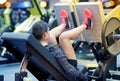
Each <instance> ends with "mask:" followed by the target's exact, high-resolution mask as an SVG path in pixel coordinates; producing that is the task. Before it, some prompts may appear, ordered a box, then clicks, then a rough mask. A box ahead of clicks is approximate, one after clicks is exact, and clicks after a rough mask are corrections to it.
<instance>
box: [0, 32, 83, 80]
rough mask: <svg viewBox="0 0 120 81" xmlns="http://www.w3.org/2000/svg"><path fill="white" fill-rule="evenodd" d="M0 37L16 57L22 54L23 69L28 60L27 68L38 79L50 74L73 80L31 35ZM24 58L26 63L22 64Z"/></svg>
mask: <svg viewBox="0 0 120 81" xmlns="http://www.w3.org/2000/svg"><path fill="white" fill-rule="evenodd" d="M1 38H2V39H3V44H4V45H5V47H6V48H7V49H8V50H9V51H10V52H12V53H13V54H14V56H15V57H16V58H17V59H19V60H21V59H22V58H23V56H24V58H23V61H22V63H23V64H21V67H22V68H23V71H24V70H25V68H26V66H27V65H26V64H27V63H28V61H29V63H28V66H27V68H28V70H29V71H30V72H31V73H33V75H34V76H35V77H36V78H37V79H38V80H39V81H43V80H46V79H49V76H50V75H51V76H52V77H54V78H55V79H56V80H57V81H64V80H68V81H75V80H74V78H73V77H70V75H67V74H66V72H64V70H63V69H62V68H61V66H60V64H59V63H58V62H57V60H56V59H55V58H54V56H53V55H51V54H49V52H48V50H46V49H45V48H44V47H43V46H42V45H41V44H40V43H39V41H37V40H36V39H35V38H34V36H33V35H31V34H27V33H3V34H2V36H1ZM25 58H26V59H25ZM24 59H25V60H24ZM27 59H29V60H27ZM26 60H27V63H25V65H24V62H26ZM78 68H80V69H79V70H80V71H81V72H82V71H83V70H85V67H78ZM21 71H22V70H21ZM48 72H49V73H50V74H49V73H48Z"/></svg>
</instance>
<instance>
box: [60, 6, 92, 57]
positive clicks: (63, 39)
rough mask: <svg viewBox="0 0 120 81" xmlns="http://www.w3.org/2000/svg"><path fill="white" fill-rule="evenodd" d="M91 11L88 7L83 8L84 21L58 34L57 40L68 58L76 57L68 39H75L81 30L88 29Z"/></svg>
mask: <svg viewBox="0 0 120 81" xmlns="http://www.w3.org/2000/svg"><path fill="white" fill-rule="evenodd" d="M92 18H93V16H92V13H91V11H90V10H89V9H87V8H86V9H85V10H84V21H83V24H82V25H81V26H79V27H76V28H74V29H72V30H69V31H66V32H63V33H62V34H61V35H60V38H59V42H60V46H61V48H62V50H63V52H64V53H65V54H66V56H67V58H68V59H76V55H75V51H74V49H73V47H72V45H71V42H70V40H74V39H76V38H77V37H78V36H79V35H80V34H81V33H82V31H84V30H85V29H88V30H90V29H91V28H92V24H91V23H92Z"/></svg>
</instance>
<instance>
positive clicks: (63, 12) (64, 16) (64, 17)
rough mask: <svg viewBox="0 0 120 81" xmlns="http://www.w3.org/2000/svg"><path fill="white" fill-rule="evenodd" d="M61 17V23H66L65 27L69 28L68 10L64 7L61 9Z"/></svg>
mask: <svg viewBox="0 0 120 81" xmlns="http://www.w3.org/2000/svg"><path fill="white" fill-rule="evenodd" d="M60 17H61V19H62V21H61V23H62V24H66V28H65V29H68V28H69V23H68V13H67V11H66V10H64V9H62V10H61V11H60Z"/></svg>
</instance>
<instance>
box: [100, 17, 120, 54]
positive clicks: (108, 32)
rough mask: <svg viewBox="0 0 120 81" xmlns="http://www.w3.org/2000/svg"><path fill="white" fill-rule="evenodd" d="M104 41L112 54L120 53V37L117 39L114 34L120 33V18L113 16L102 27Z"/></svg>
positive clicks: (106, 48) (105, 46)
mask: <svg viewBox="0 0 120 81" xmlns="http://www.w3.org/2000/svg"><path fill="white" fill-rule="evenodd" d="M101 34H102V35H101V37H102V43H103V46H104V48H105V50H107V51H108V52H109V53H110V54H111V55H117V54H119V53H120V39H115V38H114V37H113V35H116V34H120V20H119V19H117V18H115V17H112V18H110V19H109V20H107V21H106V22H105V23H104V25H103V27H102V33H101Z"/></svg>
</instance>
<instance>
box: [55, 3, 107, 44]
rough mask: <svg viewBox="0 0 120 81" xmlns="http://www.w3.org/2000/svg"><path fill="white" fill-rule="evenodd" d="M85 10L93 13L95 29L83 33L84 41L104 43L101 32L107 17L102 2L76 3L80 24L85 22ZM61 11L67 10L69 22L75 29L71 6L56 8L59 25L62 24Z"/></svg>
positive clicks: (56, 6)
mask: <svg viewBox="0 0 120 81" xmlns="http://www.w3.org/2000/svg"><path fill="white" fill-rule="evenodd" d="M85 8H89V9H90V10H91V12H93V26H94V27H93V29H92V30H85V31H83V33H82V36H83V39H84V40H83V41H88V42H102V40H101V30H102V25H103V23H104V22H105V16H104V11H103V7H102V4H101V3H100V2H89V3H88V2H80V3H76V9H77V12H78V16H79V20H80V22H82V21H83V10H84V9H85ZM61 9H65V10H67V12H68V14H69V18H68V19H69V21H70V23H71V28H74V25H73V20H72V16H71V14H70V10H69V4H68V3H57V4H55V6H54V10H55V14H56V18H57V20H58V24H60V23H61V19H60V17H59V13H60V11H61Z"/></svg>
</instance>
